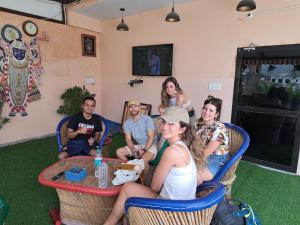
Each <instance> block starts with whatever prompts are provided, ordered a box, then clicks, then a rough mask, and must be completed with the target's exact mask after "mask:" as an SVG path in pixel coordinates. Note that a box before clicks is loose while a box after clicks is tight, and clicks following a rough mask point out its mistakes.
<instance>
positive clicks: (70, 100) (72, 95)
mask: <svg viewBox="0 0 300 225" xmlns="http://www.w3.org/2000/svg"><path fill="white" fill-rule="evenodd" d="M88 96H92V97H94V96H95V94H91V93H90V92H89V91H88V90H87V89H86V88H85V86H83V87H82V88H81V87H78V86H74V87H72V88H68V89H67V90H66V91H65V92H64V93H63V94H62V95H61V97H60V98H61V99H62V100H63V104H62V105H60V106H59V107H58V109H57V111H56V112H57V113H58V114H62V115H68V116H71V115H73V114H75V113H77V112H79V111H80V110H81V105H82V101H83V99H84V98H85V97H88Z"/></svg>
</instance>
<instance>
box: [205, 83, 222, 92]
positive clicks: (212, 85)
mask: <svg viewBox="0 0 300 225" xmlns="http://www.w3.org/2000/svg"><path fill="white" fill-rule="evenodd" d="M221 89H222V83H221V82H209V83H208V90H210V91H219V90H221Z"/></svg>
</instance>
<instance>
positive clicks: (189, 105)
mask: <svg viewBox="0 0 300 225" xmlns="http://www.w3.org/2000/svg"><path fill="white" fill-rule="evenodd" d="M191 103H192V101H191V99H189V100H188V101H187V102H186V103H184V104H183V105H182V108H184V109H187V108H189V107H192V104H191ZM176 105H177V98H176V97H172V98H170V106H176Z"/></svg>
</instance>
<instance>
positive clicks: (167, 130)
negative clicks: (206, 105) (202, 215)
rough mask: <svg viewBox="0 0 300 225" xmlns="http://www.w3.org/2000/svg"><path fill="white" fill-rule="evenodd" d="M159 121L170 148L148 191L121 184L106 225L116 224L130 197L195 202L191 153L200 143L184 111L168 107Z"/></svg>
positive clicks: (131, 184) (179, 108) (132, 184)
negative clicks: (161, 122)
mask: <svg viewBox="0 0 300 225" xmlns="http://www.w3.org/2000/svg"><path fill="white" fill-rule="evenodd" d="M160 118H161V119H163V124H162V135H163V137H164V138H165V139H167V140H168V142H169V144H170V146H169V147H168V148H167V149H166V150H165V151H164V154H163V156H162V157H161V159H160V162H159V164H158V166H157V168H156V170H155V173H154V176H153V180H152V184H151V188H149V187H146V186H143V185H141V184H137V183H133V182H129V183H126V184H124V185H123V186H122V189H121V191H120V194H119V196H118V199H117V201H116V203H115V206H114V208H113V210H112V212H111V214H110V215H109V217H108V219H107V221H106V222H105V223H104V224H105V225H109V224H117V222H118V221H119V220H120V219H121V218H122V216H123V215H124V204H125V202H126V200H127V198H129V197H146V198H157V197H158V196H160V197H162V198H167V199H181V200H187V199H193V198H195V194H196V187H197V168H196V165H195V162H194V160H193V158H192V157H191V154H190V150H193V149H194V148H203V146H202V144H201V141H200V139H199V138H198V137H197V136H196V134H195V133H194V132H193V130H192V128H191V127H190V125H189V115H188V112H187V111H186V109H183V108H181V107H170V108H169V110H168V111H167V113H166V114H165V115H163V116H161V117H160Z"/></svg>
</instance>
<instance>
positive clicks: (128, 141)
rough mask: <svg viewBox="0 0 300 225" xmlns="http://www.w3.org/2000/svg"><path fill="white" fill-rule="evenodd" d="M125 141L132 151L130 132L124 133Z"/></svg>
mask: <svg viewBox="0 0 300 225" xmlns="http://www.w3.org/2000/svg"><path fill="white" fill-rule="evenodd" d="M125 141H126V145H127V146H128V147H129V148H130V150H131V151H133V152H134V150H135V148H134V144H133V141H132V138H131V133H125Z"/></svg>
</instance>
